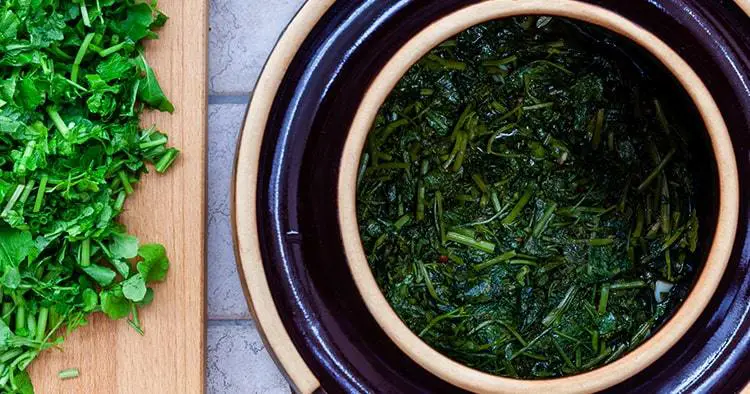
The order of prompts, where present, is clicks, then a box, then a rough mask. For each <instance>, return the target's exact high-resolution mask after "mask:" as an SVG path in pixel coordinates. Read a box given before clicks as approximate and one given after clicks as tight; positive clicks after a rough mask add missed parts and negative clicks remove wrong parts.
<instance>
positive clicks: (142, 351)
mask: <svg viewBox="0 0 750 394" xmlns="http://www.w3.org/2000/svg"><path fill="white" fill-rule="evenodd" d="M159 5H160V8H161V9H162V10H163V11H164V12H165V13H166V14H167V15H169V17H170V20H169V22H168V23H167V25H166V26H165V27H164V28H163V29H162V30H161V31H160V36H161V38H160V39H159V40H157V41H153V42H150V43H148V48H147V58H148V61H149V64H150V65H151V66H152V67H153V68H154V70H155V71H156V74H157V76H158V78H159V81H160V83H161V85H162V88H163V89H164V91H165V93H166V94H167V96H168V97H169V98H170V100H171V101H172V102H173V103H174V105H175V108H176V109H175V112H174V114H172V115H170V114H162V113H147V114H145V116H144V119H143V124H144V125H152V124H156V125H157V126H158V127H159V129H161V130H163V131H164V132H166V133H167V134H169V136H170V143H171V145H173V146H175V147H177V148H179V149H180V150H181V151H182V154H181V156H180V158H179V159H178V161H176V162H175V165H174V166H173V167H172V169H171V170H170V171H169V172H168V173H167V174H165V175H159V174H157V173H156V172H155V171H152V172H151V173H150V174H146V175H145V176H144V179H143V182H142V183H141V184H140V185H139V186H138V189H137V191H136V193H135V194H134V195H133V196H132V197H131V198H130V199H128V201H127V203H126V212H125V214H124V215H123V221H124V223H125V224H126V225H127V226H128V229H129V230H130V232H131V233H134V234H136V235H137V236H138V238H139V239H140V240H141V242H143V243H145V242H159V243H163V244H164V245H165V246H166V247H167V250H168V253H169V258H170V260H171V263H172V265H171V267H170V271H169V274H168V276H167V280H166V281H165V282H164V283H160V284H157V285H155V286H154V290H155V293H156V297H155V300H154V303H153V304H151V305H150V306H148V307H146V308H144V309H143V311H142V314H141V320H142V325H143V328H144V331H145V335H144V336H141V335H139V334H138V333H136V332H135V330H133V329H132V328H131V327H130V326H129V325H128V324H127V323H126V322H125V321H124V320H121V321H110V320H109V319H107V318H106V317H104V316H102V315H101V314H100V315H97V316H95V317H94V318H92V319H91V321H90V322H89V325H88V326H86V327H83V328H81V329H79V330H78V331H76V332H74V333H73V334H72V335H70V336H69V337H68V338H67V339H66V340H65V343H64V344H63V349H62V351H56V350H51V351H47V352H46V353H45V354H43V355H42V356H41V357H40V358H39V359H38V360H37V361H35V362H34V363H33V364H32V365H31V367H30V372H31V377H32V381H33V382H34V386H35V389H36V392H37V393H42V394H46V393H60V394H63V393H64V394H70V393H84V394H104V393H122V394H125V393H128V394H129V393H144V394H150V393H180V394H182V393H202V392H203V391H204V377H205V315H206V311H205V309H206V300H205V264H204V263H205V261H204V260H205V250H204V249H205V242H204V240H205V231H204V229H205V201H206V198H205V196H206V187H205V185H206V182H205V179H206V177H205V175H206V122H207V121H206V119H207V108H206V106H207V96H206V95H207V89H206V68H207V67H206V55H207V53H206V51H207V34H208V27H207V25H208V23H207V14H208V3H207V1H206V0H160V1H159ZM66 368H78V369H79V370H80V373H81V375H80V377H79V378H77V379H72V380H66V381H61V380H60V379H59V378H58V377H57V373H58V372H59V371H60V370H63V369H66Z"/></svg>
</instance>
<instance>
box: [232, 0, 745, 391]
mask: <svg viewBox="0 0 750 394" xmlns="http://www.w3.org/2000/svg"><path fill="white" fill-rule="evenodd" d="M524 1H525V0H507V2H508V3H522V2H524ZM477 3H480V1H471V0H441V1H439V2H438V1H427V0H423V1H418V0H400V1H395V0H394V1H388V2H386V1H375V0H371V1H337V2H335V3H334V2H333V1H328V0H317V1H316V0H313V1H311V2H309V3H308V4H307V5H306V6H305V7H304V8H303V9H302V10H301V11H300V13H299V15H298V16H297V18H296V19H295V21H294V22H293V23H292V25H290V27H289V29H288V31H287V33H286V34H285V35H284V37H283V38H282V39H281V41H280V42H279V45H278V46H277V49H276V50H275V52H274V54H273V55H272V57H271V59H270V60H269V63H268V65H267V66H266V69H265V71H264V73H263V75H262V76H261V78H260V80H259V84H258V87H257V88H256V93H255V95H254V97H253V101H252V103H251V106H250V110H249V113H248V118H247V122H246V127H245V131H244V133H243V137H242V143H241V146H240V150H239V155H238V164H237V179H236V189H235V211H234V214H235V223H236V230H237V231H236V234H237V245H238V255H239V257H240V259H239V260H240V268H241V273H242V274H243V279H244V282H245V285H246V287H247V290H248V293H249V296H250V300H249V301H250V305H251V308H252V309H253V311H254V314H255V317H256V320H257V322H258V326H259V327H260V328H261V330H262V331H264V334H265V337H266V340H267V343H268V344H269V346H270V349H271V350H272V351H273V352H274V354H275V355H276V357H277V361H278V362H279V364H280V366H281V367H282V368H283V369H284V370H285V371H286V373H287V374H288V376H289V378H290V380H291V382H292V383H293V384H294V385H295V387H296V388H297V389H298V390H300V391H303V392H310V391H315V390H318V389H322V390H324V391H329V392H359V391H378V392H379V391H382V392H452V391H461V389H459V388H458V387H456V386H453V385H451V384H449V383H447V382H446V380H443V379H447V380H450V379H449V377H448V378H447V377H446V376H445V375H441V376H442V377H443V379H440V378H439V377H438V376H437V375H436V371H435V370H434V369H430V371H428V370H427V369H425V367H424V363H422V362H415V361H413V359H412V357H414V355H413V354H410V355H411V356H412V357H409V355H407V352H404V350H402V349H404V347H403V346H401V345H403V344H401V343H399V345H398V346H397V344H396V343H395V342H394V341H393V340H392V339H393V336H392V332H390V331H389V328H388V327H387V326H386V330H385V331H384V330H383V328H382V327H381V326H383V322H382V321H380V320H378V321H376V319H375V318H374V317H373V315H372V314H371V310H370V309H368V308H367V306H366V304H365V301H364V300H363V298H362V296H361V294H360V291H361V290H362V287H361V286H360V288H359V289H358V288H357V287H356V286H355V281H354V280H353V277H352V273H351V271H350V270H349V265H348V264H347V263H348V262H349V259H348V258H347V255H346V254H345V252H344V251H345V248H344V242H343V239H345V238H346V237H347V236H351V235H352V234H351V230H350V229H349V230H345V232H344V234H342V226H341V222H340V221H339V219H341V217H342V215H340V214H341V212H343V211H342V207H341V204H340V201H339V200H338V199H337V195H338V194H339V187H340V184H341V183H340V179H339V177H340V175H341V174H342V173H343V172H345V171H341V172H340V171H339V169H340V167H339V166H340V165H341V163H342V160H344V159H342V156H343V153H344V145H345V143H346V141H347V138H348V137H349V135H350V129H352V127H351V126H352V122H353V120H354V119H355V116H356V114H357V113H358V110H359V108H360V104H361V102H362V101H363V99H364V98H365V94H366V92H367V91H368V89H370V87H371V86H372V84H373V81H374V80H375V78H376V76H377V75H378V74H379V73H380V71H381V70H382V69H383V68H384V67H386V65H387V64H388V63H389V61H390V60H391V59H392V58H393V55H394V54H395V53H396V52H397V51H398V50H399V49H400V48H402V47H403V46H404V44H405V43H407V42H408V41H409V40H410V39H412V38H413V37H414V36H416V35H417V34H418V33H419V32H421V31H423V30H424V29H425V28H427V27H428V26H429V25H431V24H433V23H434V22H435V21H437V20H439V19H441V18H443V17H444V16H446V15H448V14H451V13H454V12H456V11H458V10H461V9H464V8H466V7H468V6H471V5H474V4H477ZM548 3H557V1H556V0H548ZM581 3H584V4H589V5H592V4H593V5H597V6H599V7H602V8H603V9H606V10H610V11H613V12H615V13H617V14H619V15H620V16H621V17H624V18H626V19H628V20H630V21H632V22H634V23H635V24H637V25H640V26H641V27H643V28H644V29H645V30H646V31H648V32H650V33H651V34H653V35H654V36H656V37H657V38H658V39H659V40H661V41H663V42H664V43H666V45H668V46H669V47H670V48H671V50H673V51H674V52H675V53H676V54H677V55H679V56H680V57H681V58H683V59H685V61H686V63H687V65H688V66H689V67H690V68H691V69H692V70H694V71H695V73H696V75H697V77H699V78H700V80H702V82H703V84H705V86H706V87H707V89H708V92H710V95H711V96H713V99H714V100H715V102H716V104H717V105H718V108H719V110H720V111H721V115H722V117H723V120H724V122H725V123H726V125H727V129H728V132H729V136H730V138H731V143H732V145H733V147H734V153H735V157H736V159H735V160H733V161H736V163H735V164H736V167H737V168H738V170H739V195H740V199H739V200H740V202H739V224H738V225H737V226H734V227H735V229H736V231H737V237H736V239H735V241H734V243H733V244H732V246H733V251H732V254H731V258H729V260H728V267H727V269H726V272H725V273H724V275H723V277H722V278H721V283H720V284H719V285H718V289H717V290H716V292H715V294H714V295H713V298H711V299H710V301H709V302H708V306H707V307H706V308H705V310H704V311H703V312H702V313H700V315H699V316H698V313H695V315H696V316H695V319H691V321H690V323H692V324H689V325H688V326H689V329H687V327H684V328H685V329H687V332H686V333H685V335H684V336H682V339H679V342H677V343H676V345H674V346H671V347H670V348H669V350H666V349H664V350H665V351H666V353H663V352H657V353H658V354H657V353H653V354H652V356H653V358H656V360H655V361H654V362H653V363H650V362H649V363H647V364H650V366H649V367H647V368H645V369H643V370H640V369H641V368H637V370H638V371H640V372H638V371H633V373H635V372H638V373H637V374H635V375H633V376H631V377H630V378H629V379H627V380H625V381H624V382H621V383H619V384H617V385H615V386H612V387H609V388H608V389H607V390H608V391H612V392H632V391H644V392H680V391H695V392H700V391H711V392H716V391H726V392H732V391H737V390H739V389H741V388H742V387H743V386H744V385H745V384H746V383H747V380H748V375H749V372H748V371H750V360H749V358H750V333H748V328H750V317H749V316H748V309H749V308H750V306H749V305H748V304H749V302H748V301H750V274H748V265H749V263H748V255H749V254H750V244H749V243H748V242H747V235H748V219H750V218H748V215H747V203H746V201H747V194H748V185H747V179H750V178H748V175H749V174H748V170H750V167H749V166H748V165H749V164H750V158H749V156H748V150H747V149H748V144H749V143H750V140H749V139H748V132H749V129H750V86H749V85H750V20H748V19H747V16H745V14H744V13H743V12H742V11H741V9H740V8H739V7H738V6H737V5H736V4H734V3H733V2H730V1H711V2H708V1H700V0H692V1H689V0H662V1H656V0H650V1H646V0H637V1H636V0H633V1H619V0H609V1H605V0H598V1H596V0H591V1H582V2H581ZM704 115H705V114H704ZM711 119H713V120H716V116H709V117H708V118H705V117H704V121H706V122H709V121H711ZM720 157H722V158H723V159H720V163H721V160H730V159H727V157H731V156H720ZM350 159H351V158H350ZM706 166H707V167H711V165H710V162H707V163H706ZM722 180H723V179H722ZM706 192H707V193H709V195H710V196H712V197H710V198H709V199H711V198H715V195H716V194H721V193H719V189H716V190H712V189H709V190H707V191H706ZM344 208H346V207H344ZM715 221H717V219H716V218H714V222H715ZM342 235H343V236H342ZM722 238H726V237H722ZM709 241H711V235H710V234H709V235H708V237H707V238H706V241H705V242H709ZM350 256H351V255H350ZM707 266H708V264H707ZM722 268H723V267H722ZM705 271H706V269H705V268H704V272H703V274H705ZM355 273H356V271H355ZM700 309H702V308H700ZM693 320H694V322H693ZM379 323H380V324H379ZM389 335H391V336H390V337H389ZM679 337H680V336H678V338H679ZM674 340H675V341H677V339H674ZM399 346H401V347H399ZM662 353H663V354H662ZM414 359H416V360H419V359H418V358H414ZM644 366H645V365H644ZM630 375H632V374H628V376H630ZM624 378H625V377H623V379H624ZM619 380H622V379H619ZM451 381H453V380H451ZM453 382H454V383H456V382H455V381H453ZM607 386H609V384H606V385H593V386H589V387H582V388H581V390H583V391H591V390H599V389H604V388H605V387H607ZM463 387H468V388H470V389H472V390H507V389H509V388H508V387H505V388H503V387H500V386H492V387H490V386H479V387H475V386H466V385H463ZM572 389H575V387H573V388H572ZM579 391H580V390H579Z"/></svg>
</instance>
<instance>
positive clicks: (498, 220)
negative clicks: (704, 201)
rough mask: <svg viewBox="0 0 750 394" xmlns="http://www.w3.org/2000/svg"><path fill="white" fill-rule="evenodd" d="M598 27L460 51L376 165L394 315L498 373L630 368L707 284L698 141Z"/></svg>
mask: <svg viewBox="0 0 750 394" xmlns="http://www.w3.org/2000/svg"><path fill="white" fill-rule="evenodd" d="M585 29H594V28H593V27H586V28H583V27H581V25H579V24H577V23H574V22H571V21H567V20H563V19H558V18H538V19H537V18H531V17H529V18H514V19H508V20H502V21H493V22H490V23H486V24H483V25H479V26H475V27H472V28H470V29H468V30H466V31H464V32H463V33H461V34H459V35H458V36H456V37H455V38H454V39H452V40H449V41H447V42H444V43H442V44H441V45H439V46H438V47H436V48H435V49H433V50H432V51H431V52H430V53H429V54H428V55H427V56H426V57H424V58H423V59H422V60H421V61H420V62H418V63H417V64H416V65H415V66H414V67H412V69H411V70H410V71H409V72H408V73H407V74H406V75H405V76H404V77H403V79H402V80H401V81H400V83H399V84H398V85H397V87H396V89H395V90H394V91H393V92H392V94H391V95H390V97H389V98H388V99H387V101H386V102H385V103H384V104H383V106H382V108H381V111H380V113H379V116H378V117H377V119H376V122H375V124H374V126H373V129H372V131H371V133H370V136H369V138H368V142H367V145H366V148H365V151H364V153H363V157H362V160H361V168H360V172H359V174H360V176H359V179H358V218H359V223H360V232H361V234H362V240H363V243H364V246H365V250H366V252H367V256H368V260H369V262H370V266H371V267H372V269H373V272H374V274H375V276H376V279H377V281H378V283H379V285H380V287H381V288H382V290H383V291H384V294H385V295H386V297H387V299H388V300H389V302H390V304H391V305H392V306H393V308H394V310H395V311H396V313H397V314H398V315H399V316H400V317H401V319H402V320H403V321H404V322H405V323H406V324H407V325H408V326H409V327H410V328H411V329H412V330H413V331H414V332H415V333H417V334H418V335H419V336H420V337H421V338H422V339H423V340H425V341H426V342H427V343H429V344H430V345H431V346H433V347H434V348H435V349H437V350H439V351H440V352H442V353H443V354H445V355H447V356H449V357H451V358H453V359H455V360H458V361H460V362H462V363H464V364H466V365H468V366H471V367H474V368H478V369H481V370H483V371H487V372H490V373H493V374H497V375H502V376H509V377H514V378H527V379H535V378H538V379H541V378H552V377H559V376H565V375H572V374H576V373H579V372H584V371H587V370H591V369H593V368H596V367H598V366H601V365H604V364H607V363H609V362H611V361H613V360H616V359H618V358H619V357H621V356H623V355H624V354H626V353H627V352H628V351H630V350H632V349H633V348H634V347H636V346H638V345H639V344H640V343H642V342H643V341H644V340H645V339H646V338H648V337H649V335H651V334H652V333H653V332H654V330H655V329H657V328H658V326H659V325H660V324H661V323H662V322H663V321H664V319H666V318H667V317H668V316H669V315H670V314H671V313H672V311H674V309H675V308H676V307H677V305H679V303H680V302H681V301H682V298H683V297H684V296H685V294H686V290H687V289H688V288H689V286H690V284H691V283H692V280H693V277H694V271H695V267H694V265H693V264H694V259H692V258H693V257H694V254H695V252H696V243H697V234H698V219H697V214H696V211H695V208H694V204H693V179H692V176H691V175H690V173H689V172H688V170H687V168H688V165H687V164H688V160H689V155H688V147H687V143H686V141H685V138H687V137H686V136H685V135H684V134H688V133H685V129H684V128H683V125H682V124H681V123H679V122H678V121H677V120H678V119H676V118H673V117H672V116H670V114H669V113H667V112H668V111H667V109H666V106H665V105H663V101H660V100H659V99H658V95H657V93H659V92H657V91H654V89H652V87H651V86H649V85H650V84H649V83H648V79H647V77H646V76H642V75H641V74H638V73H633V72H630V71H628V70H627V69H626V68H624V66H621V62H617V61H616V60H614V59H612V58H610V57H608V56H607V53H605V52H602V51H595V50H592V49H590V47H589V46H587V45H586V42H587V40H589V39H588V37H589V36H585V35H582V34H580V32H581V31H582V30H585ZM662 93H664V92H662Z"/></svg>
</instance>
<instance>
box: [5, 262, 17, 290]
mask: <svg viewBox="0 0 750 394" xmlns="http://www.w3.org/2000/svg"><path fill="white" fill-rule="evenodd" d="M20 285H21V273H20V272H19V271H18V267H13V266H6V267H5V274H4V275H3V287H5V288H8V289H17V288H18V286H20Z"/></svg>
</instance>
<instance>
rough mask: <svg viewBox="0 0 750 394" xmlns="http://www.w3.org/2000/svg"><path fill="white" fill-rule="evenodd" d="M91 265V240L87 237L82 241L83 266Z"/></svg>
mask: <svg viewBox="0 0 750 394" xmlns="http://www.w3.org/2000/svg"><path fill="white" fill-rule="evenodd" d="M89 265H91V240H90V239H88V238H86V239H84V240H83V241H81V267H88V266H89Z"/></svg>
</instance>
